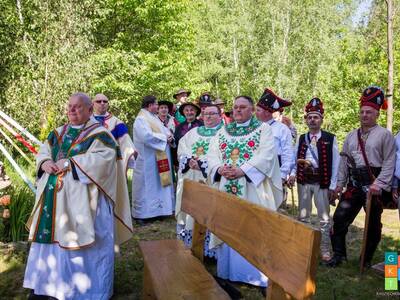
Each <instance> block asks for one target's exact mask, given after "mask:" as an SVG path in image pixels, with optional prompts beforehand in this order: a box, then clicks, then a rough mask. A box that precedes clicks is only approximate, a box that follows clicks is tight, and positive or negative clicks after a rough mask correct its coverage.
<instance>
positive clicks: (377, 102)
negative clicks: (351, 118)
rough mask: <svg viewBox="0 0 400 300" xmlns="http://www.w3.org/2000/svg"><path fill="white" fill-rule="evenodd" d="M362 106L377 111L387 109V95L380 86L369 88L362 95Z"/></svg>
mask: <svg viewBox="0 0 400 300" xmlns="http://www.w3.org/2000/svg"><path fill="white" fill-rule="evenodd" d="M360 106H370V107H372V108H375V109H376V110H380V109H381V108H382V109H387V101H386V99H385V93H384V91H383V89H382V88H380V87H379V86H369V87H367V88H366V89H365V90H364V92H363V93H362V95H361V98H360Z"/></svg>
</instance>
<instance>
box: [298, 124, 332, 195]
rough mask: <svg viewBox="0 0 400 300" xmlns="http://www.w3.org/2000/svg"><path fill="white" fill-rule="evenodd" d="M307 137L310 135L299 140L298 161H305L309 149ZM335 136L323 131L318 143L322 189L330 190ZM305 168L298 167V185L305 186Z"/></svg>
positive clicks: (302, 136) (303, 135)
mask: <svg viewBox="0 0 400 300" xmlns="http://www.w3.org/2000/svg"><path fill="white" fill-rule="evenodd" d="M306 135H309V133H306V134H302V135H301V136H300V139H299V148H298V150H297V159H299V158H300V159H305V158H306V152H307V149H308V146H307V143H306V140H305V138H306ZM334 138H335V135H333V134H332V133H329V132H326V131H323V130H321V137H320V139H319V140H318V142H317V150H318V168H319V174H320V183H319V184H320V187H321V188H322V189H327V188H329V185H330V182H331V177H332V149H333V140H334ZM304 181H305V180H304V167H303V166H302V165H297V183H300V184H304Z"/></svg>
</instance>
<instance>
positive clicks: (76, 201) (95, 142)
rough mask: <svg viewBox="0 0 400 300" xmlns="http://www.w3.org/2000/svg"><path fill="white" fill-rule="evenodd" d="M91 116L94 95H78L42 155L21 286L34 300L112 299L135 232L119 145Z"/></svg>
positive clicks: (44, 145) (39, 156)
mask: <svg viewBox="0 0 400 300" xmlns="http://www.w3.org/2000/svg"><path fill="white" fill-rule="evenodd" d="M91 115H92V103H91V100H90V98H89V96H87V95H86V94H83V93H76V94H73V95H72V96H71V97H70V99H69V103H68V119H69V123H68V124H65V125H64V126H62V127H59V128H57V129H55V130H54V131H52V132H51V133H50V134H49V136H48V138H47V141H46V142H45V143H44V144H43V145H42V146H41V148H40V151H39V154H38V155H37V175H38V181H37V192H36V203H35V206H34V208H33V211H32V214H31V216H30V218H29V220H28V223H27V227H28V228H29V241H31V242H32V245H31V248H30V252H29V256H28V261H27V265H26V270H25V278H24V283H23V286H24V287H25V288H29V289H32V294H31V296H30V299H35V298H36V297H39V299H41V298H40V296H37V295H46V296H51V297H55V298H58V299H109V298H110V297H111V296H112V294H113V278H114V249H116V248H115V247H116V246H115V245H118V244H120V243H122V242H124V241H127V240H128V239H130V238H131V237H132V223H131V216H130V207H129V198H128V189H127V186H126V178H125V173H124V169H123V165H122V157H121V154H120V151H119V147H118V144H117V142H116V141H115V139H114V138H113V137H112V135H111V134H110V133H109V131H107V130H106V129H105V128H104V127H103V126H101V124H100V123H99V122H97V121H96V120H94V119H93V118H91Z"/></svg>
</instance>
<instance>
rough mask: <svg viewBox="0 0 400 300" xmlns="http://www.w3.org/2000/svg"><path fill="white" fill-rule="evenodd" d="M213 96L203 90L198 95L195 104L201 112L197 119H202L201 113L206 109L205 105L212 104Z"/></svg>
mask: <svg viewBox="0 0 400 300" xmlns="http://www.w3.org/2000/svg"><path fill="white" fill-rule="evenodd" d="M213 99H214V98H213V96H211V94H210V93H209V92H204V93H202V94H201V95H200V97H199V98H198V99H197V104H198V105H199V107H200V110H201V113H200V116H199V117H198V119H199V120H200V121H203V113H204V110H205V109H206V107H207V106H210V105H212V104H213Z"/></svg>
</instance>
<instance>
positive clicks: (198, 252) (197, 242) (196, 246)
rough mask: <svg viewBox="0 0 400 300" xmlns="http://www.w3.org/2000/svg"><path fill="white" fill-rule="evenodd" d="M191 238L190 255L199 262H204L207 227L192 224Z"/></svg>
mask: <svg viewBox="0 0 400 300" xmlns="http://www.w3.org/2000/svg"><path fill="white" fill-rule="evenodd" d="M192 232H193V237H192V248H191V250H192V254H193V255H194V256H195V257H196V258H197V259H198V260H200V261H201V262H203V261H204V243H205V238H206V232H207V227H205V226H202V225H200V224H199V223H197V222H196V221H195V222H194V228H193V231H192Z"/></svg>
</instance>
